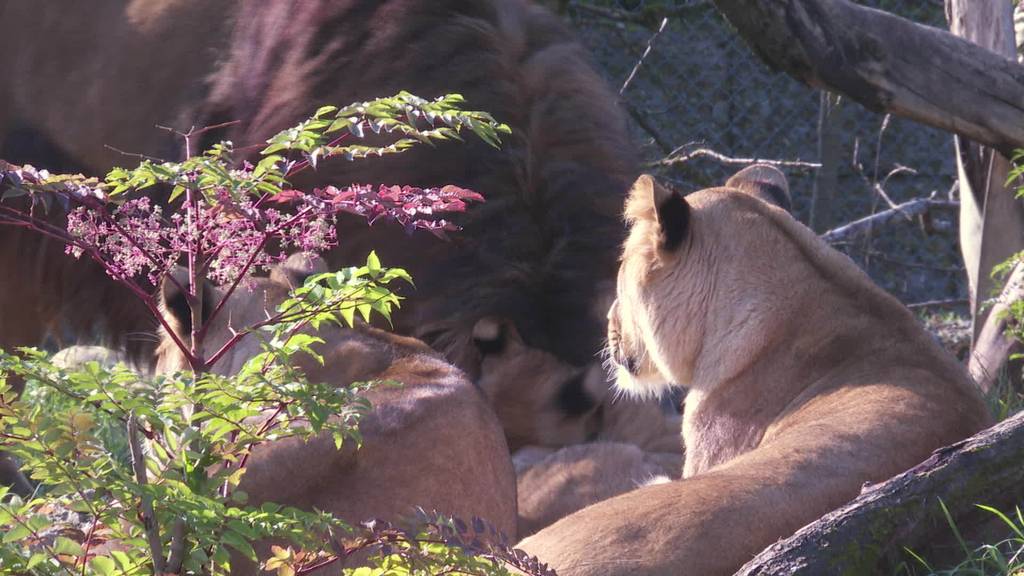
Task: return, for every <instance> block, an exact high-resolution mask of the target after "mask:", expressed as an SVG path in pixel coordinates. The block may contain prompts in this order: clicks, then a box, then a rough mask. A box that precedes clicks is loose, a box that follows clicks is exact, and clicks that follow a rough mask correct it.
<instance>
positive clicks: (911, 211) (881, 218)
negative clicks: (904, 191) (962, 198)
mask: <svg viewBox="0 0 1024 576" xmlns="http://www.w3.org/2000/svg"><path fill="white" fill-rule="evenodd" d="M959 206H960V203H959V202H954V201H950V200H938V199H935V198H916V199H914V200H910V201H907V202H904V203H902V204H897V205H895V206H893V207H892V208H889V209H888V210H882V211H881V212H877V213H875V214H872V215H870V216H865V217H863V218H861V219H859V220H854V221H853V222H850V223H849V224H844V225H842V226H839V227H838V228H833V229H832V230H829V231H828V232H825V233H824V234H822V235H821V239H822V240H824V241H825V242H828V243H829V244H835V243H838V242H848V241H850V240H853V239H854V238H857V237H858V236H863V235H864V234H867V233H868V232H870V231H871V230H873V229H874V228H875V227H877V226H885V225H887V224H890V223H892V221H894V220H897V219H909V218H913V217H914V216H920V215H921V214H924V213H926V212H929V211H931V210H936V209H943V210H954V209H956V208H958V207H959Z"/></svg>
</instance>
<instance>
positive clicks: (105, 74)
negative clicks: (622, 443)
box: [0, 0, 636, 378]
mask: <svg viewBox="0 0 1024 576" xmlns="http://www.w3.org/2000/svg"><path fill="white" fill-rule="evenodd" d="M83 47H88V49H83ZM0 53H2V54H4V58H5V60H4V73H5V79H6V80H5V81H4V82H0V158H4V159H6V160H8V161H11V162H31V163H34V164H37V165H41V166H43V167H49V165H50V164H51V163H54V162H58V163H59V164H61V165H62V166H61V167H62V168H66V169H77V170H83V171H86V172H88V173H92V174H103V173H104V172H105V171H106V170H108V169H109V168H111V167H112V166H113V165H115V164H124V163H127V162H132V161H135V160H136V159H135V158H134V157H125V156H124V155H123V154H121V153H120V152H118V150H124V151H128V152H131V153H138V154H146V155H150V156H156V157H162V158H167V159H172V160H173V159H177V158H179V157H180V156H181V154H182V153H183V151H184V150H183V147H182V145H181V142H180V139H178V138H176V137H174V136H173V135H171V134H169V133H167V132H166V131H164V130H159V129H156V128H154V125H156V124H160V125H166V126H172V127H174V128H176V129H179V130H182V131H186V130H188V129H189V128H190V127H202V126H208V125H213V124H217V123H222V122H225V121H229V120H235V121H238V123H237V124H235V125H232V126H229V127H226V128H223V129H221V130H216V131H212V132H207V133H205V134H203V135H202V138H197V141H195V142H193V151H195V150H196V149H199V148H200V147H202V146H204V145H206V144H209V143H211V142H214V141H216V140H218V139H222V138H223V139H230V140H232V141H234V142H235V144H236V147H237V148H238V149H239V153H238V156H240V158H239V160H241V156H244V155H245V154H250V155H251V154H253V153H254V151H255V150H258V149H259V148H260V146H259V145H260V144H261V143H262V142H263V141H264V140H265V139H266V138H268V137H269V136H271V135H272V134H274V133H275V132H277V131H279V130H282V129H285V128H288V127H289V126H291V125H293V124H294V123H295V122H297V121H299V120H302V119H303V118H305V117H307V116H308V115H309V114H311V113H312V112H313V111H314V110H316V108H317V107H318V106H321V105H324V104H337V105H343V104H347V103H349V102H353V101H360V100H366V99H370V98H374V97H379V96H387V95H391V94H394V93H396V92H398V91H399V90H407V91H409V92H412V93H414V94H417V95H420V96H423V97H425V98H432V97H436V96H439V95H441V94H445V93H451V92H457V93H461V94H462V95H464V96H465V98H466V101H467V106H469V107H472V108H474V109H481V110H487V111H488V112H491V113H492V114H493V115H494V116H495V117H496V118H497V119H498V120H500V121H501V122H504V123H507V124H508V125H509V126H510V127H511V128H512V134H511V135H509V136H507V137H506V138H505V139H504V140H505V141H504V142H503V145H502V147H501V148H500V149H497V150H496V149H493V148H491V147H490V146H488V145H487V144H485V143H483V142H482V141H480V140H479V139H476V138H475V137H468V138H467V139H466V142H464V143H442V144H438V145H436V146H423V147H420V148H418V149H414V150H410V151H408V152H406V153H403V154H400V155H392V156H388V157H384V158H373V159H368V160H366V161H360V162H354V163H352V162H345V161H343V160H340V159H339V160H335V161H331V162H326V163H323V164H321V166H320V168H319V169H318V170H317V171H312V170H311V171H308V172H307V173H306V174H303V175H300V176H299V177H297V181H296V182H295V184H296V185H298V186H303V187H306V186H314V185H317V186H322V185H324V184H335V185H344V184H347V183H353V182H355V183H381V184H411V185H417V186H440V185H444V184H457V185H459V186H463V187H467V188H471V189H473V190H475V191H477V192H479V193H481V194H483V196H484V197H485V198H486V200H487V201H486V203H484V204H482V205H480V206H475V207H473V208H472V209H471V210H470V211H469V212H468V213H467V214H465V215H463V216H462V217H460V218H458V221H459V224H460V225H462V226H463V228H464V230H463V231H462V232H460V233H458V234H454V235H453V237H452V239H451V242H444V241H441V240H438V239H436V238H433V237H431V236H429V235H426V234H424V235H422V236H421V237H419V238H418V241H416V242H414V243H410V242H408V241H407V239H406V238H405V233H404V232H403V230H401V228H400V227H398V226H388V225H378V226H374V227H367V226H366V225H365V223H364V222H360V221H358V220H357V219H355V218H353V219H351V220H346V221H345V223H344V225H343V226H344V230H343V233H342V234H341V235H340V237H341V243H342V245H341V246H340V247H339V249H338V250H336V251H334V252H333V253H332V254H330V255H328V259H329V261H330V263H331V266H332V267H338V266H341V265H351V264H355V263H358V262H362V261H363V260H364V259H365V257H366V254H367V252H368V251H369V250H370V249H375V250H377V252H378V254H380V256H381V260H382V261H383V262H385V263H386V264H389V265H393V266H401V267H404V268H406V269H408V270H409V271H410V272H411V273H412V275H413V277H414V278H415V279H416V286H417V289H416V291H415V293H414V294H412V293H411V294H410V295H414V297H413V298H410V300H409V301H408V303H409V304H408V306H405V307H403V309H402V310H401V311H400V312H399V313H398V314H397V315H396V318H395V322H396V327H397V328H398V330H399V331H400V332H402V333H405V334H409V335H416V336H419V337H421V338H423V339H425V340H427V341H428V343H429V344H431V345H433V346H434V347H435V348H437V349H439V350H441V351H442V352H444V353H445V354H446V355H447V356H448V358H449V359H450V360H452V361H453V362H455V363H456V364H457V365H458V366H459V367H461V368H463V369H464V370H466V371H467V373H468V374H469V375H470V376H471V377H474V378H475V377H476V376H477V374H478V370H479V358H478V356H477V353H476V349H475V348H474V346H473V343H472V338H471V332H472V328H473V326H474V324H475V322H476V321H477V320H478V319H479V318H480V317H482V316H485V315H492V316H497V317H502V318H506V319H509V320H511V321H512V322H514V323H515V325H516V327H517V328H518V329H519V331H520V333H521V334H522V335H523V337H524V339H525V340H526V342H528V343H529V344H530V345H531V346H533V347H539V348H542V349H545V350H548V351H550V352H552V353H554V354H555V355H557V356H558V357H559V358H560V359H562V360H565V361H569V362H571V363H574V364H577V365H583V364H586V363H588V362H590V361H592V359H593V354H594V352H595V351H597V350H598V349H599V348H600V339H601V336H602V333H603V329H602V324H603V318H602V317H601V314H595V313H594V311H595V309H596V307H595V306H594V305H593V304H594V302H595V301H596V300H597V299H598V298H599V297H601V296H602V295H604V296H607V294H602V293H603V291H606V292H610V287H611V284H610V282H608V283H607V284H606V283H605V282H604V281H605V280H610V278H609V277H608V270H610V269H612V267H613V266H614V262H615V253H616V247H617V244H618V243H619V242H620V241H621V238H622V236H623V234H624V229H623V228H622V226H621V223H620V222H619V221H618V215H617V210H618V206H621V202H622V199H623V198H624V196H625V192H626V190H628V187H629V182H630V181H632V179H633V178H635V175H636V172H635V170H636V168H635V159H634V154H633V147H632V145H631V144H630V141H629V138H628V134H627V131H626V123H625V119H624V116H623V114H622V112H621V111H620V110H619V109H618V107H617V106H616V103H615V98H614V96H613V95H612V94H611V92H610V91H609V90H608V88H607V87H606V86H605V83H604V81H603V80H602V79H601V78H600V76H599V75H598V74H597V73H596V72H595V70H594V69H593V67H592V66H591V65H590V62H589V58H588V56H587V55H586V54H585V52H584V50H583V49H582V47H581V46H580V45H579V44H578V43H576V42H575V40H574V39H573V37H572V34H571V33H570V32H569V31H568V30H567V29H566V28H565V27H564V26H563V25H562V23H561V22H560V21H559V20H558V18H557V17H555V16H554V15H552V14H550V13H549V12H548V11H546V10H545V9H543V8H542V7H539V6H535V5H533V4H532V3H530V2H528V1H527V0H480V1H476V2H467V1H464V0H303V1H302V2H295V1H291V0H234V1H230V2H207V1H206V0H127V1H126V0H95V1H91V2H88V3H82V2H76V1H74V0H63V1H48V2H42V3H39V2H7V3H3V4H2V6H0ZM198 140H202V141H198ZM61 250H62V247H60V246H55V245H54V243H53V242H49V243H47V242H45V241H43V240H41V239H39V238H35V237H33V236H31V233H28V232H24V231H20V230H17V229H14V228H11V227H6V226H2V227H0V267H2V268H0V270H6V271H11V270H19V273H20V274H22V275H24V274H28V275H29V276H28V277H27V278H24V277H22V279H21V282H20V283H19V285H8V284H7V283H6V282H5V281H4V280H3V279H4V278H6V277H8V276H10V277H13V276H14V275H13V274H9V273H2V274H0V346H2V347H4V348H10V347H12V346H15V345H25V344H28V345H32V344H37V343H38V342H39V341H40V340H41V338H42V336H43V332H45V331H46V330H47V329H48V328H49V329H50V331H51V332H52V333H56V334H57V335H58V336H63V334H62V333H61V328H62V327H66V326H70V327H72V330H71V333H72V335H78V336H88V329H89V328H92V327H93V325H94V324H96V323H97V322H98V320H100V319H98V318H96V314H95V311H96V310H105V311H107V316H108V318H107V319H106V321H105V322H104V323H105V324H108V325H109V326H104V327H102V328H104V330H105V331H107V332H111V333H112V335H113V336H115V337H119V338H122V337H124V335H125V333H126V332H132V331H136V332H139V331H141V332H145V331H147V330H148V329H150V328H151V326H152V324H151V322H150V320H149V319H148V318H147V317H146V316H145V311H144V309H143V308H142V307H141V306H137V305H136V306H133V304H134V303H133V300H132V299H131V298H127V297H124V296H125V294H122V293H120V292H117V291H116V289H115V288H113V287H111V285H110V284H111V283H110V282H105V281H104V280H103V278H102V272H101V271H100V270H99V269H98V268H97V267H95V266H92V265H90V264H88V263H85V262H73V261H71V260H70V259H68V258H65V257H63V256H62V255H61V254H60V252H61ZM606 286H607V288H609V289H608V290H604V289H605V287H606ZM602 314H603V312H602ZM58 319H59V323H58V322H56V320H58ZM115 342H116V343H118V344H120V343H121V342H120V340H116V341H115Z"/></svg>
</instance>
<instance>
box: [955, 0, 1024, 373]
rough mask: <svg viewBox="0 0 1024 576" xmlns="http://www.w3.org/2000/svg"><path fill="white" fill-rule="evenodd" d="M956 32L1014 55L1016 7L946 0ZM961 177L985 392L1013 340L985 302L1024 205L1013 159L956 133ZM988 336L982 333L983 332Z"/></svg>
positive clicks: (1016, 238) (1020, 240)
mask: <svg viewBox="0 0 1024 576" xmlns="http://www.w3.org/2000/svg"><path fill="white" fill-rule="evenodd" d="M946 16H947V18H948V19H949V29H950V31H951V32H952V33H953V34H956V35H957V36H961V37H963V38H964V39H966V40H969V41H971V42H974V43H975V44H978V45H979V46H981V47H983V48H985V49H987V50H991V51H992V52H995V53H996V54H1000V55H1002V56H1005V57H1007V58H1011V59H1014V58H1015V57H1016V48H1017V47H1016V42H1015V39H1014V31H1013V6H1012V5H1011V4H1010V3H1009V2H1006V1H1004V0H984V1H981V0H946ZM956 163H957V173H958V175H959V179H960V199H961V202H960V252H961V254H963V258H964V264H965V266H966V268H967V279H968V285H969V288H968V289H969V291H970V292H969V296H970V300H971V320H972V333H971V341H972V349H973V350H972V354H971V360H970V371H971V374H972V375H974V376H975V378H976V379H977V381H978V384H979V385H980V386H981V387H982V389H983V390H985V391H986V392H987V391H988V390H990V389H991V387H992V385H993V384H994V383H995V380H996V375H997V374H998V373H999V369H1000V367H1002V365H1003V364H1004V363H1005V362H1006V359H1007V358H1008V357H1009V354H1010V350H1011V348H1012V342H1011V341H1010V340H1009V339H1008V338H1007V337H1006V336H1003V334H1002V333H1003V329H1004V328H1005V326H1004V322H1003V321H1002V319H1001V318H1000V317H999V315H998V314H991V313H990V309H989V308H988V307H987V306H984V305H983V304H984V302H985V300H987V299H988V298H989V297H990V296H991V295H992V292H993V290H994V288H995V282H994V281H993V280H992V277H991V276H990V273H991V271H992V268H993V267H995V266H996V265H997V264H999V263H1001V262H1003V261H1005V260H1006V259H1007V258H1009V257H1010V256H1012V255H1013V254H1016V253H1017V252H1018V251H1020V250H1022V249H1024V204H1022V203H1021V201H1019V200H1017V199H1016V198H1015V194H1014V192H1013V191H1012V190H1007V189H1006V186H1005V183H1006V178H1007V174H1009V171H1010V161H1009V159H1007V157H1006V156H1004V155H1003V154H1000V153H999V152H998V151H996V150H993V149H992V148H988V147H986V146H982V145H980V144H977V143H975V142H971V141H969V140H967V139H965V138H962V137H960V136H957V137H956ZM983 334H984V337H982V335H983Z"/></svg>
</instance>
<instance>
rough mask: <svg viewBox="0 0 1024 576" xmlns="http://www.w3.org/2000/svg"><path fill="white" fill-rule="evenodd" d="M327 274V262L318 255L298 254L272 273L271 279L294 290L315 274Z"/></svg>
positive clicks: (293, 255) (278, 266)
mask: <svg viewBox="0 0 1024 576" xmlns="http://www.w3.org/2000/svg"><path fill="white" fill-rule="evenodd" d="M324 272H327V262H324V259H323V258H321V257H319V256H317V255H316V254H310V253H308V252H298V253H295V254H292V255H291V256H289V257H288V258H287V259H286V260H285V261H284V262H281V263H280V264H278V265H277V266H275V267H274V268H273V269H272V270H271V271H270V279H271V280H273V281H274V282H278V283H280V284H284V285H286V286H288V288H290V289H292V290H294V289H296V288H298V287H299V286H302V285H303V284H304V283H305V282H306V278H309V277H310V276H313V275H314V274H322V273H324Z"/></svg>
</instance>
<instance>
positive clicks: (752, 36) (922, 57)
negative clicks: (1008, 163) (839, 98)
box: [715, 0, 1024, 152]
mask: <svg viewBox="0 0 1024 576" xmlns="http://www.w3.org/2000/svg"><path fill="white" fill-rule="evenodd" d="M715 5H716V6H717V7H718V9H719V11H720V12H721V13H722V14H723V15H724V16H725V17H726V19H727V20H729V22H730V23H732V25H733V26H735V27H736V29H737V31H738V32H739V34H740V36H742V37H743V38H744V39H745V40H746V41H747V43H748V44H749V45H750V46H751V48H752V49H753V51H754V52H755V53H756V54H757V55H758V56H760V57H761V58H762V59H764V60H765V61H766V62H767V63H768V64H769V65H771V66H773V67H776V68H779V69H781V70H783V71H785V72H787V73H788V74H790V75H791V76H793V77H795V78H797V79H798V80H800V81H802V82H805V83H806V84H809V85H811V86H813V87H816V88H823V89H827V90H831V91H834V92H839V93H841V94H844V95H846V96H848V97H850V98H852V99H853V100H856V101H857V102H859V103H861V104H862V105H864V106H866V107H867V108H870V109H872V110H876V111H885V112H892V113H894V114H897V115H900V116H905V117H907V118H910V119H912V120H916V121H918V122H921V123H923V124H927V125H929V126H934V127H936V128H939V129H941V130H946V131H948V132H954V133H958V134H961V135H963V136H966V137H968V138H970V139H972V140H975V141H977V142H981V143H984V144H987V145H989V146H992V147H994V148H997V149H999V150H1000V151H1003V152H1010V151H1011V150H1013V149H1014V148H1015V147H1018V146H1020V145H1022V144H1024V66H1021V65H1019V64H1017V63H1016V62H1014V61H1013V60H1011V59H1008V58H1005V57H1003V56H1000V55H998V54H995V53H993V52H990V51H988V50H986V49H985V48H982V47H980V46H978V45H976V44H973V43H971V42H968V41H966V40H964V39H962V38H957V37H956V36H953V35H952V34H950V33H948V32H945V31H943V30H939V29H937V28H932V27H929V26H924V25H921V24H917V23H914V22H911V21H909V20H906V19H904V18H900V17H898V16H895V15H892V14H889V13H887V12H883V11H880V10H875V9H871V8H867V7H863V6H859V5H857V4H854V3H852V2H849V1H848V0H715Z"/></svg>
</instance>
